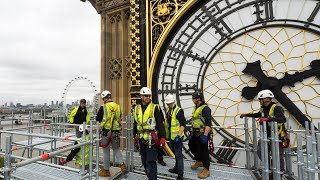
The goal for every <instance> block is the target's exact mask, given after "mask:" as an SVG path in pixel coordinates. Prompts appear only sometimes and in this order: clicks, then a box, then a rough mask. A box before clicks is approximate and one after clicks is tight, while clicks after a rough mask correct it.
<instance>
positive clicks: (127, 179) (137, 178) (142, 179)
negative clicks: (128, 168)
mask: <svg viewBox="0 0 320 180" xmlns="http://www.w3.org/2000/svg"><path fill="white" fill-rule="evenodd" d="M121 179H122V180H132V179H134V180H148V177H147V176H145V175H141V174H136V173H132V172H130V173H127V174H126V175H124V176H123V177H122V178H121Z"/></svg>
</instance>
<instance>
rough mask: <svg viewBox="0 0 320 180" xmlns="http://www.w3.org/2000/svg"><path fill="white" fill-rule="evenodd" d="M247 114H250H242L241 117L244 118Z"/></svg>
mask: <svg viewBox="0 0 320 180" xmlns="http://www.w3.org/2000/svg"><path fill="white" fill-rule="evenodd" d="M246 116H248V115H247V114H241V115H240V118H243V117H246Z"/></svg>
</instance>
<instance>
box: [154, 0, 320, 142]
mask: <svg viewBox="0 0 320 180" xmlns="http://www.w3.org/2000/svg"><path fill="white" fill-rule="evenodd" d="M319 11H320V2H318V1H313V0H306V1H288V0H277V1H272V0H259V1H254V0H250V1H243V0H225V1H209V0H208V1H207V2H206V3H204V4H203V5H201V7H199V8H198V9H196V10H195V11H194V12H193V13H192V14H191V15H190V16H188V18H184V19H183V21H184V23H183V25H182V26H180V27H177V28H176V31H175V32H171V33H174V36H173V37H172V38H170V39H168V40H167V42H166V43H167V44H165V45H164V46H163V47H162V48H161V50H160V56H159V58H158V60H157V64H156V68H159V69H158V70H157V73H155V76H154V77H155V79H156V80H157V81H154V82H153V86H155V89H157V90H158V91H157V92H156V95H157V98H158V99H157V101H158V102H159V104H160V105H161V106H162V107H163V108H165V107H166V106H165V104H164V97H165V96H166V94H168V93H172V94H174V95H176V98H177V103H178V105H180V106H181V107H182V108H183V109H184V111H185V115H186V118H187V119H190V118H191V113H192V110H193V107H194V105H193V102H192V99H191V94H192V93H193V92H195V91H196V90H201V91H202V92H203V93H204V96H205V100H206V102H207V103H208V105H209V106H210V108H211V109H212V116H213V118H214V119H215V124H216V125H221V126H225V125H234V126H243V120H241V119H240V118H239V114H240V113H249V112H254V111H257V110H258V109H259V103H258V102H257V99H256V98H255V95H256V92H255V93H253V98H249V99H246V98H244V97H243V95H242V92H243V89H244V88H245V87H252V89H254V87H256V86H258V87H257V88H256V89H259V88H262V86H261V82H260V81H259V80H258V79H257V77H256V76H255V75H253V74H250V73H243V72H242V71H243V70H244V69H245V68H246V66H247V65H248V63H253V62H256V61H259V60H260V65H259V68H261V69H262V72H263V74H264V75H265V76H266V77H271V78H273V80H276V82H277V83H278V80H277V79H283V78H284V76H285V74H286V73H289V74H292V73H296V72H305V71H307V70H315V69H317V67H318V66H317V65H318V64H319V63H318V62H316V61H315V62H316V63H312V64H313V65H312V67H311V66H310V64H311V62H313V61H314V60H317V59H320V39H319V36H320V33H319V32H320V26H319V24H320V12H319ZM318 69H319V68H318ZM316 75H317V72H312V73H311V75H310V77H307V78H303V81H302V82H300V81H297V82H296V83H294V87H292V86H291V84H292V83H291V84H286V83H287V82H289V81H281V82H280V81H279V82H280V84H281V86H279V88H278V90H279V91H277V96H276V98H275V99H274V101H276V102H277V101H278V100H279V102H280V101H281V102H282V103H283V102H286V103H283V104H282V103H279V104H280V105H282V106H283V107H284V109H285V110H286V114H285V115H286V117H287V119H288V120H289V121H290V126H292V128H293V129H301V128H303V126H302V125H301V124H300V122H299V121H298V120H297V118H295V117H298V115H299V117H300V116H301V114H302V115H303V116H304V117H305V118H308V120H312V121H313V122H318V121H320V119H319V118H320V111H319V110H318V109H319V106H320V105H319V103H317V102H319V100H320V99H319V93H320V86H319V85H320V81H319V79H318V78H317V77H316ZM287 76H288V75H287ZM275 78H277V79H275ZM300 79H301V77H300ZM292 81H293V80H292V78H291V79H290V82H292ZM263 86H265V85H263ZM280 91H281V92H280ZM284 96H285V97H284ZM277 97H279V98H277ZM280 97H281V98H280ZM286 97H287V98H288V99H289V100H290V102H289V103H288V99H287V98H286ZM287 104H290V105H292V104H293V106H294V108H292V107H291V108H289V109H290V110H291V112H290V111H288V110H287V108H286V107H288V106H287ZM292 109H295V111H293V110H292ZM296 109H298V110H299V111H300V112H298V113H297V112H296ZM293 112H296V113H293ZM292 114H294V116H293V115H292ZM215 135H216V136H217V137H215V138H216V139H215V144H221V142H223V141H224V139H229V140H236V141H237V142H239V144H238V145H239V146H240V145H241V143H243V140H244V132H243V131H242V132H241V131H239V130H219V131H215ZM292 138H294V137H292ZM218 139H221V141H220V142H219V140H218ZM292 142H293V143H295V142H294V141H292Z"/></svg>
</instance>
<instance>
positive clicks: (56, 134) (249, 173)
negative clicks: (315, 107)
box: [0, 114, 320, 180]
mask: <svg viewBox="0 0 320 180" xmlns="http://www.w3.org/2000/svg"><path fill="white" fill-rule="evenodd" d="M125 119H126V120H125V122H124V123H123V130H124V131H123V135H122V136H120V138H121V139H123V140H124V149H123V155H124V159H125V164H126V167H127V170H128V173H127V174H122V173H121V172H119V173H116V174H115V175H114V176H113V177H111V178H110V179H135V180H138V179H147V177H146V176H145V175H144V171H145V170H144V167H143V165H142V163H141V159H140V156H139V153H138V152H136V151H135V145H134V141H133V139H134V137H133V126H134V119H133V116H132V114H129V115H128V116H126V118H125ZM34 120H40V122H41V121H42V120H43V121H44V120H46V121H49V122H50V124H45V123H43V124H36V125H34V124H33V122H34ZM65 121H66V119H65V118H61V117H53V118H51V119H49V120H48V119H33V118H32V117H31V116H30V117H29V119H28V125H27V127H20V128H11V129H6V130H0V135H1V134H2V135H3V134H5V138H6V139H5V149H4V152H3V151H1V153H0V155H1V156H4V157H5V166H4V168H2V169H1V172H2V173H3V177H4V179H46V180H50V179H99V176H98V172H99V165H100V162H99V161H100V159H101V157H100V152H99V151H100V150H101V148H100V147H99V142H100V134H99V132H100V131H99V123H98V122H95V121H91V122H90V125H88V126H87V127H88V128H89V132H90V139H89V140H86V139H85V137H84V134H83V136H82V138H76V137H75V135H74V134H73V133H70V132H69V131H70V130H71V131H73V130H74V128H75V127H77V126H79V125H77V124H69V123H66V122H65ZM249 122H251V126H250V123H249ZM267 126H269V127H271V134H270V135H267ZM287 127H288V128H289V129H288V133H289V136H290V134H292V133H296V134H298V136H297V147H296V148H295V149H292V148H291V147H290V146H289V148H286V149H285V151H284V155H285V162H286V163H285V171H284V172H282V171H281V170H280V158H279V153H280V147H279V142H280V140H279V136H278V124H277V122H269V123H268V124H267V123H266V122H263V123H262V124H260V130H259V129H258V128H257V123H256V120H255V119H254V118H252V119H251V118H250V119H249V118H247V117H245V118H244V126H243V127H239V126H238V127H236V126H212V128H213V129H215V130H220V129H237V130H242V131H244V135H245V145H244V147H237V146H232V145H230V146H229V145H224V144H217V145H216V146H215V149H216V150H215V151H219V149H223V150H225V151H232V150H238V151H243V152H244V154H245V157H244V160H245V166H244V167H240V166H237V165H233V164H217V163H211V165H210V169H209V171H210V174H211V176H210V177H209V178H208V179H226V180H227V179H228V180H230V179H248V180H250V179H256V178H257V177H262V178H263V179H264V180H268V179H269V175H270V174H273V179H275V180H280V179H283V177H286V179H298V180H303V179H308V180H313V179H315V178H316V177H319V176H318V174H319V173H320V151H319V149H320V132H319V131H318V129H317V128H316V127H315V125H314V124H313V123H309V122H306V124H305V130H293V129H290V124H289V122H287ZM319 127H320V123H319V124H318V128H319ZM47 129H50V132H49V131H48V130H47ZM35 130H38V131H39V132H40V133H34V131H35ZM251 131H252V142H250V138H249V137H250V136H249V132H251ZM47 133H49V134H47ZM14 136H25V137H26V138H27V140H23V141H18V142H13V137H14ZM258 140H259V141H260V142H261V146H260V147H259V148H260V151H261V154H258ZM75 141H80V143H79V144H77V145H74V142H75ZM0 143H1V141H0ZM84 146H90V156H89V167H88V169H86V167H85V161H83V164H82V167H81V169H75V168H71V167H67V166H61V165H58V163H59V159H60V160H61V159H63V158H65V155H63V153H64V152H68V151H70V150H72V149H75V148H79V147H84ZM268 147H269V148H270V149H268ZM18 150H23V153H22V155H21V156H18V155H14V154H13V152H15V151H18ZM34 151H39V155H37V156H35V155H34ZM269 152H271V153H270V154H269ZM84 153H85V152H84V151H82V157H83V159H85V158H84V157H85V154H84ZM259 155H260V157H261V159H260V158H259ZM292 157H296V158H297V165H296V169H297V172H294V171H293V168H294V164H293V162H294V161H293V160H292ZM270 159H271V160H272V163H270V162H271V161H270ZM16 160H19V162H17V161H16ZM165 161H166V163H167V164H168V166H166V167H163V166H158V179H175V178H176V177H177V175H176V174H172V173H169V172H168V169H169V168H171V167H173V166H174V165H175V159H173V158H170V157H165ZM112 162H113V165H115V164H116V162H115V157H114V155H113V161H112ZM193 163H194V161H193V160H192V159H185V160H184V169H185V171H184V179H198V176H197V175H198V174H199V173H200V171H199V170H191V168H190V166H191V165H192V164H193Z"/></svg>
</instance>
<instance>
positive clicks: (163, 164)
mask: <svg viewBox="0 0 320 180" xmlns="http://www.w3.org/2000/svg"><path fill="white" fill-rule="evenodd" d="M158 163H159V164H161V166H166V165H167V163H165V162H164V161H160V162H158Z"/></svg>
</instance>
